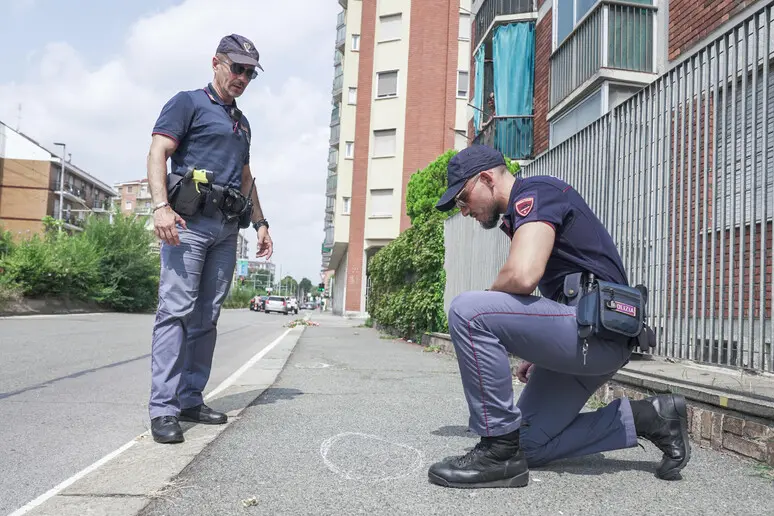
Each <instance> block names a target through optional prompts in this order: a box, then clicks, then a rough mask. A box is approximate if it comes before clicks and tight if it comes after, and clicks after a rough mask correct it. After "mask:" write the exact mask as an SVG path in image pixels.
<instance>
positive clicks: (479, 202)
mask: <svg viewBox="0 0 774 516" xmlns="http://www.w3.org/2000/svg"><path fill="white" fill-rule="evenodd" d="M447 178H448V185H449V186H448V189H447V191H446V192H445V193H444V195H443V196H442V197H441V199H440V201H439V202H438V204H437V205H436V207H437V208H438V209H439V210H441V211H448V210H450V209H452V208H453V207H454V206H455V205H456V206H457V207H459V208H460V210H461V212H462V215H463V216H468V217H473V218H475V219H476V220H477V221H478V222H479V223H480V224H481V225H482V226H483V227H484V228H485V229H493V228H495V227H497V226H498V222H500V215H501V214H504V216H503V218H502V223H501V224H500V225H499V227H500V229H502V230H503V231H504V232H505V233H506V234H507V235H508V237H509V238H510V239H511V246H510V251H509V254H508V258H507V260H506V262H505V265H504V266H503V267H502V269H501V270H500V272H499V274H498V275H497V277H496V279H495V280H494V283H493V284H492V285H491V288H490V289H489V290H488V291H481V292H479V291H473V292H465V293H463V294H461V295H459V296H457V297H456V298H455V299H454V300H453V302H452V304H451V307H450V309H449V331H450V334H451V338H452V341H453V344H454V348H455V350H456V354H457V360H458V363H459V368H460V373H461V377H462V383H463V388H464V392H465V397H466V400H467V403H468V409H469V412H470V419H469V426H470V429H471V430H472V431H474V432H476V433H477V434H478V435H480V436H481V440H480V442H479V443H478V444H477V445H476V446H475V447H474V448H473V449H472V450H471V451H470V452H469V453H468V454H466V455H464V456H461V457H454V458H452V459H450V460H446V461H442V462H438V463H436V464H434V465H432V466H431V467H430V469H429V471H428V475H429V480H430V481H431V482H433V483H435V484H439V485H442V486H446V487H468V488H471V487H523V486H526V485H527V484H528V482H529V467H537V466H542V465H545V464H548V463H549V462H552V461H555V460H558V459H563V458H567V457H577V456H583V455H588V454H593V453H599V452H604V451H609V450H617V449H622V448H630V447H634V446H636V445H637V439H638V438H644V439H646V440H648V441H650V442H652V443H653V444H654V445H655V446H657V447H658V448H659V449H660V450H661V451H662V452H663V458H662V460H661V463H660V464H659V465H658V467H657V468H656V475H657V476H658V477H659V478H662V479H667V480H672V479H677V478H679V472H680V470H682V469H683V468H684V467H685V466H686V464H687V463H688V460H689V458H690V452H691V450H690V443H689V441H688V424H687V414H686V407H685V399H684V398H683V397H681V396H676V395H671V394H670V395H663V396H655V397H650V398H646V399H643V400H637V401H633V400H629V399H627V398H620V399H616V400H614V401H613V402H612V403H610V404H609V405H607V406H605V407H603V408H600V409H599V410H596V411H594V412H587V413H582V414H581V413H580V411H581V409H582V408H583V406H584V405H585V404H586V402H587V401H588V399H589V398H590V396H591V395H592V394H594V392H595V391H596V390H597V389H598V388H599V387H601V386H602V385H603V384H604V383H605V382H607V381H608V380H610V379H611V378H612V376H613V375H614V374H615V373H616V371H618V369H619V368H621V367H622V366H623V365H625V364H626V363H627V361H628V360H629V357H630V355H631V353H632V350H633V348H634V347H636V346H637V345H639V346H640V347H652V346H653V340H654V339H653V333H652V331H651V330H649V329H648V328H647V327H646V325H645V324H644V310H645V304H646V302H647V289H645V288H644V287H640V286H638V287H630V286H629V284H628V280H627V275H626V271H625V270H624V266H623V263H622V260H621V257H620V255H619V253H618V250H617V249H616V247H615V244H614V242H613V239H612V238H611V236H610V234H609V233H608V231H607V230H606V229H605V227H604V226H603V225H602V224H601V222H600V221H599V220H598V218H597V217H596V216H595V214H594V213H593V212H592V211H591V209H590V208H589V206H588V205H587V204H586V202H585V201H584V200H583V198H582V197H581V196H580V194H579V193H578V192H577V191H575V189H573V187H572V186H571V185H568V184H567V183H565V182H563V181H560V180H559V179H557V178H554V177H550V176H536V177H528V178H521V177H514V176H513V175H512V174H511V173H510V172H509V171H508V169H507V168H506V166H505V161H504V159H503V156H502V154H500V153H499V152H498V151H496V150H494V149H492V148H489V147H486V146H479V145H475V146H472V147H469V148H466V149H464V150H462V151H461V152H459V153H458V154H456V155H455V156H454V157H453V158H452V159H451V160H450V162H449V165H448V170H447ZM475 265H476V264H471V266H473V267H475ZM535 288H538V289H539V290H540V293H541V295H542V297H536V296H533V295H531V294H532V293H533V292H534V291H535ZM509 353H510V354H513V355H516V356H518V357H519V358H521V359H522V360H523V362H522V363H521V365H520V367H519V369H518V372H517V376H518V378H519V380H520V381H521V382H523V383H526V386H525V388H524V390H523V392H522V393H521V396H520V397H519V400H518V402H517V403H516V404H515V405H514V400H513V384H512V379H511V368H510V364H509V360H508V355H509Z"/></svg>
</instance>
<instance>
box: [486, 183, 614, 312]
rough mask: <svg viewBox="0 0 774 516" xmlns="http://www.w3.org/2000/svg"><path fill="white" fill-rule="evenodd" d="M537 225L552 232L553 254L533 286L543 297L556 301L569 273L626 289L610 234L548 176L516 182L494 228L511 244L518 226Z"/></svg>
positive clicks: (580, 200) (578, 199) (573, 194)
mask: <svg viewBox="0 0 774 516" xmlns="http://www.w3.org/2000/svg"><path fill="white" fill-rule="evenodd" d="M538 221H539V222H545V223H546V224H550V225H551V226H553V227H554V229H555V230H556V239H555V241H554V249H553V250H552V251H551V256H550V257H549V258H548V263H547V264H546V271H545V273H544V274H543V277H542V278H541V280H540V282H539V283H538V288H539V290H540V293H541V295H542V296H543V297H547V298H549V299H557V296H558V295H559V294H560V293H561V292H562V289H563V287H564V277H565V276H566V275H567V274H572V273H575V272H591V273H593V274H594V275H595V276H596V277H597V279H600V280H604V281H611V282H614V283H620V284H624V285H628V284H629V283H628V280H627V277H626V270H625V269H624V266H623V262H622V260H621V256H620V255H619V253H618V249H617V248H616V247H615V243H614V242H613V239H612V237H611V236H610V233H608V231H607V229H605V227H604V226H603V225H602V223H601V222H600V221H599V219H598V218H597V216H596V215H594V212H592V211H591V208H589V206H588V205H587V204H586V201H585V200H583V197H581V196H580V194H579V193H578V192H576V191H575V190H574V189H573V188H572V187H571V186H570V185H568V184H567V183H565V182H564V181H561V180H560V179H557V178H555V177H551V176H535V177H527V178H516V182H515V183H514V185H513V189H511V196H510V200H509V203H508V210H507V211H506V212H505V215H504V216H503V223H502V225H501V226H500V228H501V229H502V230H503V231H505V233H506V234H507V235H508V236H509V237H510V238H511V239H512V238H513V235H514V233H515V232H516V230H517V229H519V226H521V225H522V224H526V223H527V222H538Z"/></svg>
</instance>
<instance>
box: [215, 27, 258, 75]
mask: <svg viewBox="0 0 774 516" xmlns="http://www.w3.org/2000/svg"><path fill="white" fill-rule="evenodd" d="M215 53H216V54H226V55H227V56H228V58H229V59H231V61H232V62H234V63H239V64H243V65H250V66H257V67H258V68H260V69H261V70H263V66H261V64H260V63H259V62H258V60H259V59H260V54H258V51H257V50H256V49H255V45H253V42H252V41H250V40H249V39H247V38H246V37H244V36H240V35H239V34H229V35H228V36H224V37H223V39H221V40H220V44H219V45H218V49H217V50H216V51H215Z"/></svg>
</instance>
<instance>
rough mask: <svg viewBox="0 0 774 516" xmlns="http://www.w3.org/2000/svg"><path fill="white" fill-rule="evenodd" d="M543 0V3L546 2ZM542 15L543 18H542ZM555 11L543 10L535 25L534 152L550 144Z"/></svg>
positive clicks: (536, 152) (544, 148) (543, 149)
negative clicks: (549, 115) (550, 91)
mask: <svg viewBox="0 0 774 516" xmlns="http://www.w3.org/2000/svg"><path fill="white" fill-rule="evenodd" d="M544 1H545V0H543V1H542V2H541V4H542V3H543V2H544ZM540 16H542V18H540ZM552 20H553V13H552V10H551V8H550V7H549V8H548V10H547V11H541V12H540V14H539V15H538V21H537V24H536V25H535V87H534V104H533V105H534V106H535V107H534V119H533V124H534V125H533V138H534V142H533V145H534V149H535V150H534V154H535V155H536V156H537V155H539V154H540V153H541V152H544V151H546V150H548V144H549V127H548V111H549V98H548V93H549V85H550V72H551V61H550V59H551V45H552V43H551V41H552V23H553V22H552Z"/></svg>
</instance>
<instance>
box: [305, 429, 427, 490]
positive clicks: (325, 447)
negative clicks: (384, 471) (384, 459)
mask: <svg viewBox="0 0 774 516" xmlns="http://www.w3.org/2000/svg"><path fill="white" fill-rule="evenodd" d="M352 436H357V437H367V438H369V439H374V440H377V441H381V442H384V443H387V444H390V445H393V446H399V447H401V448H405V449H407V450H409V451H412V452H414V454H415V461H414V462H413V463H412V465H411V466H410V467H409V469H407V470H406V471H404V472H403V473H401V474H400V475H391V476H388V477H376V478H368V477H360V476H357V475H355V476H353V475H352V474H351V473H350V472H348V471H345V470H343V469H342V468H340V467H338V466H337V465H336V464H334V463H333V462H332V461H331V460H330V459H329V458H328V452H330V450H331V447H332V446H333V445H334V444H336V443H337V442H338V441H340V440H341V439H344V438H347V437H352ZM320 456H321V457H322V459H323V463H324V464H325V466H326V467H327V468H328V469H329V470H331V471H332V472H334V473H336V474H337V475H339V476H341V477H343V478H344V479H346V480H358V481H362V482H386V481H388V480H396V479H398V478H403V477H407V476H409V475H411V474H412V473H414V472H415V471H417V470H418V469H419V468H421V467H422V464H424V459H423V457H422V452H421V451H420V450H418V449H417V448H414V447H413V446H409V445H408V444H401V443H396V442H392V441H390V440H388V439H385V438H383V437H379V436H378V435H373V434H364V433H361V432H343V433H340V434H337V435H334V436H333V437H329V438H328V439H326V440H324V441H323V442H322V444H320Z"/></svg>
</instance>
